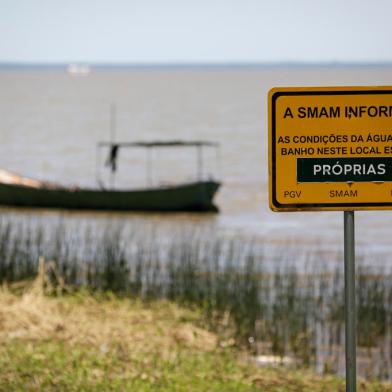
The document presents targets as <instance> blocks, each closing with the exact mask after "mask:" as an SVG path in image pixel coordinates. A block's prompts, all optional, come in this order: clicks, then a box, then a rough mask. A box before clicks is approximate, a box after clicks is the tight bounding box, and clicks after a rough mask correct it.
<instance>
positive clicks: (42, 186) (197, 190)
mask: <svg viewBox="0 0 392 392" xmlns="http://www.w3.org/2000/svg"><path fill="white" fill-rule="evenodd" d="M207 146H208V147H211V146H213V147H217V145H216V144H215V143H210V142H200V141H197V142H183V141H169V142H167V141H165V142H133V143H112V142H104V143H99V144H98V148H102V147H104V148H109V159H108V161H107V163H108V164H109V166H110V168H111V171H112V174H113V175H114V173H115V171H116V167H117V163H116V159H117V152H118V150H119V149H120V148H124V147H134V148H138V147H143V148H159V147H195V148H196V149H197V151H198V178H197V179H196V180H195V181H191V182H182V183H177V184H170V185H162V186H150V187H146V188H138V189H114V187H111V188H109V189H106V187H105V186H103V185H102V184H100V186H99V187H97V188H79V187H65V186H62V185H59V184H56V183H52V182H43V181H38V180H33V179H30V178H25V177H21V176H18V175H16V174H14V173H11V172H8V171H5V170H0V204H1V205H5V206H13V207H38V208H64V209H84V210H123V211H124V210H128V211H217V210H218V209H217V207H216V206H215V205H214V204H213V198H214V195H215V193H216V192H217V190H218V189H219V186H220V183H219V182H218V181H216V180H213V179H210V178H204V177H203V174H202V160H201V149H202V148H203V147H207Z"/></svg>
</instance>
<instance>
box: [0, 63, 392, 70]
mask: <svg viewBox="0 0 392 392" xmlns="http://www.w3.org/2000/svg"><path fill="white" fill-rule="evenodd" d="M72 64H77V65H80V66H88V67H90V68H91V69H92V70H94V71H128V70H129V71H134V70H136V71H140V70H142V71H143V70H145V71H155V70H157V71H159V70H164V71H166V70H167V71H177V70H184V71H187V70H191V71H195V70H196V71H203V70H207V71H209V70H233V71H235V70H240V71H242V70H255V71H257V70H268V69H287V68H289V69H345V68H377V69H379V68H384V69H385V68H392V62H380V63H376V62H322V63H321V62H320V63H317V62H315V63H305V62H303V63H301V62H273V63H272V62H271V63H234V62H227V63H223V62H222V63H100V62H98V63H88V62H80V63H79V62H73V63H72ZM69 66H70V63H34V62H32V63H29V62H0V71H62V72H63V71H67V69H68V67H69Z"/></svg>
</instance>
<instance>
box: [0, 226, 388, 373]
mask: <svg viewBox="0 0 392 392" xmlns="http://www.w3.org/2000/svg"><path fill="white" fill-rule="evenodd" d="M42 256H43V257H44V258H45V259H46V260H48V262H47V264H46V269H47V275H48V277H49V278H48V280H47V282H46V284H47V285H49V286H50V284H52V283H55V284H56V290H59V291H61V290H62V287H73V288H75V289H78V290H80V289H82V288H87V289H88V290H90V291H93V292H100V291H112V292H115V293H116V294H117V295H119V296H124V297H128V298H138V299H139V300H141V301H144V302H151V301H160V300H169V301H171V302H175V303H177V304H179V305H180V306H182V307H188V308H194V307H196V308H198V309H200V310H201V312H202V317H203V319H204V320H205V324H206V325H207V326H208V328H209V329H210V330H212V331H214V332H216V333H217V334H218V335H219V336H222V335H224V334H228V335H230V338H232V339H234V341H235V344H236V345H237V346H238V347H241V348H243V349H245V350H248V352H250V353H253V354H255V355H262V354H263V355H264V354H273V355H278V356H281V357H284V356H290V357H291V358H295V360H296V361H299V362H300V363H301V364H302V365H304V366H310V367H314V368H317V370H318V372H324V373H340V374H342V372H343V371H344V370H343V368H342V364H344V360H342V358H343V356H344V351H343V349H342V348H343V347H344V341H343V339H344V312H343V310H344V279H343V268H342V263H337V262H336V261H337V260H340V259H342V257H343V256H342V255H340V254H331V253H329V254H325V253H322V252H321V251H320V252H317V251H315V252H312V253H309V254H303V253H301V250H298V249H297V250H295V251H291V252H290V249H286V248H284V247H277V248H275V249H273V250H272V251H271V248H267V249H266V248H265V247H264V244H254V243H252V242H251V241H249V240H243V239H235V240H234V239H230V238H225V239H222V238H219V237H216V236H206V235H205V234H204V235H200V233H197V232H184V233H180V234H178V235H172V236H171V237H170V239H168V238H160V237H159V235H158V234H157V233H156V232H155V231H154V230H151V231H150V232H149V231H147V232H144V231H142V230H140V231H138V232H135V233H133V232H126V231H124V230H122V229H121V227H119V226H113V227H112V226H109V227H107V228H105V230H103V231H96V232H94V231H93V229H92V228H91V227H86V226H83V225H80V227H74V228H73V229H72V230H70V229H69V228H67V229H66V228H65V226H61V225H60V226H57V227H49V228H48V227H44V226H40V225H37V224H34V225H31V226H29V224H26V223H20V224H16V225H15V224H13V223H12V222H11V221H8V222H6V221H1V220H0V282H3V283H12V282H19V281H20V280H25V279H32V278H33V277H34V276H35V274H36V271H37V267H38V260H39V259H40V258H42ZM304 259H306V260H307V264H306V265H305V266H304V267H303V269H302V270H299V269H298V268H296V265H298V263H297V260H304ZM359 264H360V266H359V268H358V269H357V310H358V311H357V314H358V325H359V328H358V329H357V330H358V357H359V360H360V361H359V362H360V366H359V367H358V373H359V374H361V375H363V376H364V377H367V378H369V379H372V378H379V379H386V380H392V340H391V339H392V322H391V321H392V307H391V302H392V274H391V271H388V270H384V271H382V270H377V269H375V268H369V267H366V268H365V266H366V263H365V262H363V261H362V262H360V263H359Z"/></svg>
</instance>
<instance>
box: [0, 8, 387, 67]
mask: <svg viewBox="0 0 392 392" xmlns="http://www.w3.org/2000/svg"><path fill="white" fill-rule="evenodd" d="M391 20H392V1H391V0H356V1H355V0H268V1H267V0H193V1H189V0H139V1H135V0H0V62H89V63H90V62H122V63H133V62H139V63H151V62H152V63H154V62H159V63H166V62H226V63H227V62H287V61H290V62H335V61H336V62H391V61H392V22H391Z"/></svg>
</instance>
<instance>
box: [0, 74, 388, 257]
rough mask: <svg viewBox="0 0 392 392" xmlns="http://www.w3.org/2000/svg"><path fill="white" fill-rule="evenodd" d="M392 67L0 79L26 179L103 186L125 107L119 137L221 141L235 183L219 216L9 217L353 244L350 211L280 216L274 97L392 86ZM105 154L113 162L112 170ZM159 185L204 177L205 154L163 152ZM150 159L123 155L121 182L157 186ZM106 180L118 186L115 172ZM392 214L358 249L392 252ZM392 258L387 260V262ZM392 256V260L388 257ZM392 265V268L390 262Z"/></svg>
mask: <svg viewBox="0 0 392 392" xmlns="http://www.w3.org/2000/svg"><path fill="white" fill-rule="evenodd" d="M391 80H392V67H390V68H388V67H373V68H365V67H364V68H360V67H355V68H343V67H342V68H330V69H328V68H316V67H313V68H312V67H307V68H298V67H295V68H289V67H287V68H284V67H281V68H276V69H273V68H258V69H249V70H247V69H222V70H218V69H209V70H197V69H192V70H190V69H188V70H179V69H175V70H174V69H169V70H168V69H166V70H158V69H157V70H151V69H150V70H144V71H143V70H121V71H96V72H94V71H93V72H92V73H91V74H89V75H88V76H71V75H69V74H67V73H66V72H65V71H64V72H63V71H59V70H56V71H2V72H0V85H1V89H0V167H3V168H6V169H9V170H11V171H15V172H18V173H20V174H22V175H26V176H30V177H34V178H38V179H42V180H51V181H57V182H60V183H63V184H75V185H79V186H95V185H96V179H97V174H96V162H97V160H96V159H97V156H96V155H97V154H96V143H97V142H98V141H102V140H108V139H109V135H110V132H109V130H110V106H111V104H113V103H114V104H115V106H116V112H117V114H116V140H155V139H163V140H166V139H186V140H192V139H207V140H213V141H218V142H220V143H221V154H220V155H221V160H220V164H219V163H218V164H216V160H215V158H216V157H215V153H214V152H206V154H205V164H206V167H208V173H212V174H215V175H218V176H219V177H220V178H221V179H222V181H223V187H222V189H221V190H220V192H219V194H218V196H217V198H216V203H217V204H218V206H219V207H220V209H221V213H220V214H219V215H205V216H199V215H194V214H193V215H192V214H190V215H189V214H164V215H160V214H132V213H127V214H100V215H99V216H98V217H96V216H95V215H94V214H91V213H86V214H79V213H77V214H76V213H72V214H70V213H64V212H63V213H62V212H54V213H53V212H52V213H45V214H42V213H37V212H31V211H24V212H20V211H15V210H8V209H3V210H1V213H2V215H5V216H7V217H16V218H17V219H25V217H28V219H40V220H43V221H44V222H51V221H53V220H55V219H56V217H58V216H59V215H61V216H62V219H63V220H66V221H67V220H68V221H70V222H71V221H79V220H90V221H91V222H94V224H95V223H96V224H97V225H100V224H104V223H105V222H106V221H108V220H110V221H112V220H119V221H121V222H122V223H123V224H137V225H143V224H149V225H151V224H152V225H154V226H155V227H158V228H162V229H163V230H168V231H169V232H170V231H171V230H172V229H173V227H176V226H179V227H181V226H182V225H191V226H195V227H198V228H199V229H200V230H203V229H204V228H208V230H211V228H212V229H213V230H214V231H216V232H218V233H221V234H222V235H231V236H233V235H234V236H247V237H248V236H252V237H255V238H262V239H266V240H268V241H269V242H270V243H277V244H280V243H283V242H287V241H288V242H290V243H298V244H301V246H302V244H307V245H306V246H309V247H310V246H314V244H317V246H318V247H320V246H321V247H322V246H324V247H326V248H339V249H341V247H342V235H343V222H342V221H343V213H338V212H318V213H272V212H270V211H269V208H268V187H267V184H268V167H267V165H268V156H267V141H268V135H267V129H268V125H267V124H268V122H267V92H268V90H269V89H270V88H271V87H274V86H320V85H323V86H324V85H325V86H328V85H388V84H391ZM103 160H104V157H103V156H102V157H101V163H102V162H103ZM152 160H153V164H154V165H153V180H154V182H155V183H156V184H159V183H165V182H171V181H174V180H178V181H181V180H187V179H191V178H194V176H195V173H196V155H195V154H194V152H193V151H188V150H186V151H182V152H179V151H176V150H169V149H166V150H165V149H164V150H162V151H156V152H155V154H154V155H153V157H152ZM145 162H146V152H145V151H142V150H141V151H138V150H135V151H131V150H128V151H125V150H121V151H120V162H119V163H120V170H119V174H118V178H117V186H120V187H140V186H144V185H145V183H146V167H145ZM100 176H101V177H102V179H106V177H105V172H104V171H101V172H100ZM391 217H392V213H391V212H388V211H383V212H360V213H359V212H358V213H357V214H356V223H357V226H356V228H357V243H358V251H359V252H362V253H366V254H370V255H377V257H378V258H379V256H380V255H385V254H389V253H390V251H391V250H392V241H391V238H392V235H391V234H392V228H391V224H390V223H391ZM381 259H382V260H384V258H383V257H381ZM388 259H389V258H388ZM385 262H388V263H391V262H390V261H388V260H387V259H385Z"/></svg>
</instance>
